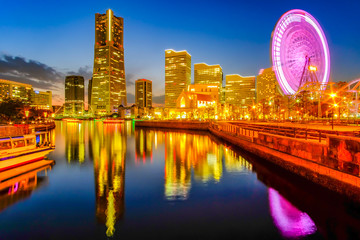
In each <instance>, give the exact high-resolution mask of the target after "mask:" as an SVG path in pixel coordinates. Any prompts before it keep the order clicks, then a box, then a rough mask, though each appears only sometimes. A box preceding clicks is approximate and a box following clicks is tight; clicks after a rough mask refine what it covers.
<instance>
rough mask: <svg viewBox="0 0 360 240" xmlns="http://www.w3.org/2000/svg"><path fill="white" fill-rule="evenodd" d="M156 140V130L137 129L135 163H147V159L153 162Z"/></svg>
mask: <svg viewBox="0 0 360 240" xmlns="http://www.w3.org/2000/svg"><path fill="white" fill-rule="evenodd" d="M154 142H155V133H154V131H151V130H147V129H139V130H138V131H135V163H136V164H139V163H140V162H142V163H145V162H146V159H150V161H151V162H152V160H153V157H152V154H153V152H152V151H153V145H154Z"/></svg>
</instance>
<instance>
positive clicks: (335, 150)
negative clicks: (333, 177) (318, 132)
mask: <svg viewBox="0 0 360 240" xmlns="http://www.w3.org/2000/svg"><path fill="white" fill-rule="evenodd" d="M328 142H329V145H328V159H327V161H328V164H329V165H331V167H332V168H334V169H337V170H340V171H343V172H347V173H350V174H352V175H356V176H359V165H360V139H359V138H354V137H346V136H329V141H328Z"/></svg>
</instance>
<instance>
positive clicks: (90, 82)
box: [88, 78, 92, 112]
mask: <svg viewBox="0 0 360 240" xmlns="http://www.w3.org/2000/svg"><path fill="white" fill-rule="evenodd" d="M91 91H92V78H90V79H89V85H88V111H89V112H90V110H91Z"/></svg>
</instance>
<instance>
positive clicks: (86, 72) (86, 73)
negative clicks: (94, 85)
mask: <svg viewBox="0 0 360 240" xmlns="http://www.w3.org/2000/svg"><path fill="white" fill-rule="evenodd" d="M92 74H93V72H92V67H91V66H85V67H80V68H79V70H78V71H77V72H74V71H70V72H67V73H66V75H78V76H83V77H84V79H85V81H86V80H89V79H90V78H92Z"/></svg>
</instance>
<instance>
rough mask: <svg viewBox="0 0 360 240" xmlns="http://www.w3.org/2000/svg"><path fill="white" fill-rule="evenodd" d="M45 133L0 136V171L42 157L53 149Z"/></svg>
mask: <svg viewBox="0 0 360 240" xmlns="http://www.w3.org/2000/svg"><path fill="white" fill-rule="evenodd" d="M47 134H48V132H38V133H36V134H29V135H23V136H17V137H7V138H0V172H2V171H5V170H8V169H11V168H15V167H19V166H22V165H25V164H29V163H32V162H35V161H38V160H42V159H44V158H45V156H46V155H47V154H48V153H50V152H51V151H53V149H54V146H53V145H52V144H51V142H50V138H49V137H48V135H47Z"/></svg>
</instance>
